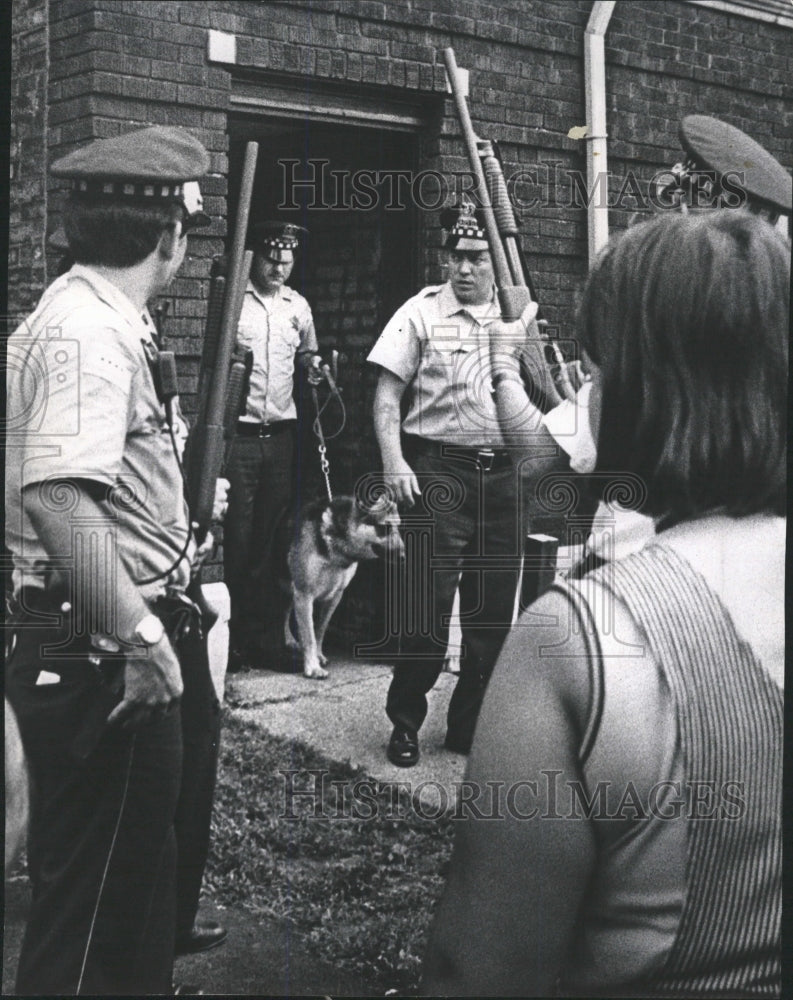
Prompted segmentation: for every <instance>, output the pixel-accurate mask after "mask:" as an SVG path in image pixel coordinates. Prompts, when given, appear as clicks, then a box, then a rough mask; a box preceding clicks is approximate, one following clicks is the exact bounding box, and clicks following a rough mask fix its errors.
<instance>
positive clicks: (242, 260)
mask: <svg viewBox="0 0 793 1000" xmlns="http://www.w3.org/2000/svg"><path fill="white" fill-rule="evenodd" d="M258 152H259V146H258V143H255V142H249V143H248V144H247V146H246V148H245V162H244V165H243V169H242V184H241V186H240V198H239V204H238V205H237V216H236V220H235V225H234V233H233V237H232V245H231V252H230V254H229V258H228V266H227V268H226V266H225V265H224V262H223V261H222V260H216V261H215V262H214V264H213V273H212V275H211V278H210V293H209V304H208V308H207V321H206V328H205V336H204V348H203V352H202V358H201V370H200V373H199V379H198V396H199V399H198V413H197V416H196V421H195V424H194V425H193V429H192V431H191V433H190V437H189V438H188V442H187V462H186V469H187V472H186V477H187V495H188V501H189V503H190V514H191V518H192V520H193V521H194V522H195V523H197V524H198V529H197V536H198V540H199V541H201V540H202V539H203V537H204V536H205V535H206V533H207V531H208V530H209V526H210V524H211V523H212V507H213V504H214V500H215V487H216V484H217V480H218V477H219V476H220V474H221V472H222V469H223V464H224V460H225V455H226V444H227V438H228V433H229V432H228V431H227V419H228V414H229V409H230V406H231V407H233V405H234V404H230V403H229V392H230V389H231V390H233V392H234V394H235V395H236V400H237V401H236V407H237V409H239V408H240V407H241V396H240V395H239V391H241V389H242V386H241V385H240V380H239V377H238V372H237V371H234V372H233V369H234V368H235V358H234V351H235V346H236V342H237V327H238V326H239V319H240V313H241V311H242V301H243V297H244V295H245V288H246V286H247V284H248V276H249V274H250V269H251V260H252V257H253V255H252V253H251V252H250V251H246V250H245V242H246V238H247V233H248V219H249V217H250V208H251V198H252V195H253V178H254V175H255V173H256V159H257V156H258ZM224 272H226V273H224ZM232 374H234V378H233V382H232ZM230 382H232V384H231V385H230ZM230 433H232V434H233V425H232V427H231V430H230Z"/></svg>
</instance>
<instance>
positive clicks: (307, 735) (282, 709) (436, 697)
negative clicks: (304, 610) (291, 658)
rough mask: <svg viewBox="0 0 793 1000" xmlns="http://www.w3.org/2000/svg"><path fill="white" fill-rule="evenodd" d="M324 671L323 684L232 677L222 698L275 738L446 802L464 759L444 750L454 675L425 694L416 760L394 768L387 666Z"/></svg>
mask: <svg viewBox="0 0 793 1000" xmlns="http://www.w3.org/2000/svg"><path fill="white" fill-rule="evenodd" d="M328 671H329V673H330V676H329V677H328V678H327V679H326V680H323V681H317V680H310V679H308V678H306V677H303V675H302V674H278V673H271V672H269V671H266V670H264V671H261V670H256V671H251V672H250V673H244V674H234V675H231V676H229V677H227V678H226V700H227V702H228V703H229V704H231V705H232V706H233V707H234V708H235V710H236V711H237V712H238V713H239V714H240V715H241V716H242V717H243V718H246V719H249V720H250V721H252V722H255V723H256V724H257V725H259V726H261V727H262V728H263V729H266V730H268V731H269V732H271V733H274V734H275V735H277V736H282V737H286V738H288V739H298V740H301V741H303V742H304V743H308V744H309V745H310V746H311V747H313V748H314V749H316V750H317V751H319V752H320V753H322V754H324V755H325V756H326V757H330V758H331V759H332V760H336V761H340V762H343V763H348V764H350V765H351V766H352V767H354V768H360V769H362V770H363V771H365V772H366V774H368V775H370V776H371V777H373V778H376V779H377V780H378V781H382V782H393V783H396V782H400V783H402V784H403V785H406V786H408V787H409V788H410V790H411V791H412V793H413V794H416V793H417V794H418V795H419V797H420V799H421V800H422V802H424V801H426V802H427V803H428V805H429V804H431V803H432V802H433V801H434V802H436V803H437V802H439V795H445V796H446V799H447V801H448V802H449V804H450V805H451V804H452V803H453V801H454V794H455V788H456V786H457V784H458V783H459V782H460V780H461V779H462V776H463V771H464V769H465V762H466V758H465V757H462V756H460V754H454V753H450V752H449V751H448V750H445V749H444V747H443V741H444V737H445V736H446V709H447V706H448V704H449V698H450V697H451V693H452V690H453V688H454V683H455V680H456V678H455V677H454V676H453V675H452V674H448V673H444V674H441V676H440V678H439V680H438V683H437V684H436V686H435V688H434V689H433V690H432V691H431V692H430V694H429V696H428V702H429V711H428V713H427V718H426V721H425V722H424V725H423V726H422V728H421V732H420V734H419V741H420V748H421V757H420V759H419V763H418V764H417V765H416V766H415V767H412V768H403V767H394V765H393V764H391V763H390V762H389V761H388V758H387V757H386V746H387V744H388V738H389V736H390V735H391V723H390V722H389V720H388V717H387V716H386V714H385V700H386V692H387V691H388V685H389V683H390V680H391V669H390V667H385V666H376V665H375V666H373V665H369V664H365V663H361V662H356V661H354V660H350V659H342V658H336V657H333V658H332V659H331V663H330V665H329V667H328ZM439 789H442V790H443V791H442V792H441V791H440V790H439Z"/></svg>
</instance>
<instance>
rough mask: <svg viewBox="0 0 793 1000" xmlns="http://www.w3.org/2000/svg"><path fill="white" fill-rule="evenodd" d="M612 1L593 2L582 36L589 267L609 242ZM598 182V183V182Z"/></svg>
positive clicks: (597, 0) (596, 0)
mask: <svg viewBox="0 0 793 1000" xmlns="http://www.w3.org/2000/svg"><path fill="white" fill-rule="evenodd" d="M615 3H616V0H595V2H594V3H593V4H592V10H591V12H590V14H589V21H588V22H587V26H586V31H585V33H584V86H585V88H586V124H587V134H586V137H585V138H586V144H587V147H586V149H587V153H586V174H587V191H588V192H590V197H589V203H588V205H587V241H588V247H589V266H590V267H592V264H593V262H594V260H595V256H596V255H597V252H598V251H599V250H600V249H601V247H602V246H603V245H604V244H605V243H606V242H607V241H608V238H609V215H608V150H607V142H606V50H605V34H606V31H607V29H608V26H609V21H610V20H611V15H612V13H613V12H614V5H615ZM598 178H600V179H598Z"/></svg>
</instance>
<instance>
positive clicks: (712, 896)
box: [592, 544, 784, 997]
mask: <svg viewBox="0 0 793 1000" xmlns="http://www.w3.org/2000/svg"><path fill="white" fill-rule="evenodd" d="M592 577H593V579H595V580H597V581H598V583H600V584H601V586H603V587H604V588H606V590H607V591H610V592H611V593H612V594H613V595H614V596H615V597H616V598H618V599H619V600H620V601H621V602H622V603H623V604H624V605H625V607H626V608H627V610H628V611H629V613H630V614H631V616H632V618H633V619H634V621H635V622H636V623H637V625H638V626H639V627H640V629H641V630H642V631H643V632H644V637H645V639H646V642H647V646H648V648H649V652H650V653H651V655H652V656H653V659H654V660H655V662H656V664H657V665H658V668H659V670H660V671H661V673H662V675H663V678H664V680H665V682H666V684H667V685H668V688H669V691H670V692H671V696H672V700H673V704H674V713H675V722H676V728H677V739H678V743H679V750H680V753H681V757H682V761H683V768H684V774H685V781H686V788H687V789H689V790H691V789H695V788H697V787H703V785H702V784H699V785H698V784H697V783H704V782H706V783H709V784H710V785H713V783H714V782H715V783H716V787H723V786H724V783H728V782H739V783H741V785H740V787H742V788H743V790H744V802H745V808H744V810H743V812H742V815H740V816H739V817H738V818H721V819H714V818H713V817H712V816H711V817H708V818H705V817H702V818H698V817H697V815H696V811H695V809H694V808H692V809H691V810H690V811H689V812H687V814H686V815H687V817H688V819H687V825H686V847H685V873H686V877H685V882H686V885H685V899H684V903H683V909H682V914H681V917H680V922H679V925H678V929H677V933H676V935H675V939H674V943H673V945H672V948H671V950H670V951H669V953H668V954H667V956H666V957H665V959H664V961H663V963H662V965H661V967H660V968H658V969H656V970H655V971H654V972H653V973H652V974H651V979H650V981H649V982H647V983H645V984H642V986H641V987H640V988H639V990H638V991H637V992H639V993H644V994H645V995H652V996H663V997H698V996H708V997H728V996H729V997H739V996H752V997H764V996H766V997H767V996H778V995H779V994H780V991H781V945H780V934H781V928H780V921H781V907H782V735H783V701H784V695H783V692H782V691H781V689H780V688H779V687H778V685H777V684H776V683H775V682H774V681H773V679H772V678H771V677H770V676H769V675H768V673H767V672H766V671H765V670H764V668H763V667H762V665H761V664H760V663H759V662H758V660H757V658H756V657H755V655H754V653H753V652H752V650H751V648H750V647H749V646H748V645H747V644H746V643H745V642H744V641H743V640H742V639H741V638H740V636H739V635H738V634H737V632H736V630H735V627H734V625H733V623H732V619H731V617H730V615H729V613H728V611H727V610H726V608H725V607H724V605H723V604H722V602H721V600H720V598H719V597H718V595H717V594H716V593H714V591H713V590H712V589H711V588H710V586H709V585H708V583H707V582H706V581H705V579H704V578H703V577H702V576H701V575H700V574H699V573H698V572H697V571H696V570H694V569H693V568H692V567H691V566H690V564H689V563H688V562H687V561H686V560H685V559H684V558H683V557H682V556H680V555H679V554H678V553H677V552H675V551H674V550H673V549H671V548H668V547H665V546H663V545H662V544H657V545H651V546H648V547H646V548H644V549H642V550H641V551H640V552H637V553H635V554H634V555H631V556H629V557H627V558H626V559H622V560H620V561H619V562H615V563H610V564H607V565H606V566H604V567H602V568H601V569H599V570H596V571H595V572H594V573H593V574H592ZM689 794H692V793H691V792H689ZM638 985H639V984H637V986H638Z"/></svg>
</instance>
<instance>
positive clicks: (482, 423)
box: [367, 282, 505, 448]
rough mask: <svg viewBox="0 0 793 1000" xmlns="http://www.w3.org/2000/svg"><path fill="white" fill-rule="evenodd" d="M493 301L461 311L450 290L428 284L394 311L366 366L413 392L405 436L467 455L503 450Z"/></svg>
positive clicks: (496, 313)
mask: <svg viewBox="0 0 793 1000" xmlns="http://www.w3.org/2000/svg"><path fill="white" fill-rule="evenodd" d="M500 312H501V310H500V309H499V307H498V303H497V302H496V300H495V297H493V298H491V300H490V301H489V302H485V303H484V304H483V305H476V306H469V305H463V304H462V303H460V302H459V301H458V300H457V297H456V296H455V294H454V292H453V291H452V287H451V285H450V284H449V283H448V282H447V283H446V284H444V285H430V286H429V287H428V288H425V289H423V290H422V291H421V292H419V293H418V295H414V296H413V298H411V299H408V301H407V302H406V303H405V304H404V305H403V306H402V307H401V308H400V309H398V310H397V312H396V313H395V314H394V315H393V316H392V318H391V319H390V320H389V321H388V323H387V324H386V327H385V329H384V330H383V332H382V333H381V334H380V337H379V338H378V340H377V342H376V343H375V345H374V347H373V348H372V350H371V352H370V353H369V357H368V358H367V360H368V361H371V362H373V363H375V364H378V365H380V366H381V367H382V368H385V369H387V370H388V371H390V372H391V373H392V374H394V375H396V376H397V378H400V379H401V380H402V381H403V382H405V383H407V385H408V386H409V388H408V412H407V415H406V417H405V419H404V421H403V423H402V429H403V430H404V431H405V433H407V434H416V435H418V436H419V437H423V438H428V439H429V440H431V441H441V442H443V443H445V444H453V445H459V446H460V447H465V448H487V447H491V448H493V447H495V448H504V447H505V445H504V438H503V436H502V434H501V427H500V424H499V421H498V413H497V411H496V404H495V401H494V399H493V386H492V381H491V374H492V370H491V369H492V366H491V361H490V345H489V339H488V334H487V326H488V324H489V323H492V322H493V321H494V320H496V319H499V318H500Z"/></svg>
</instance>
